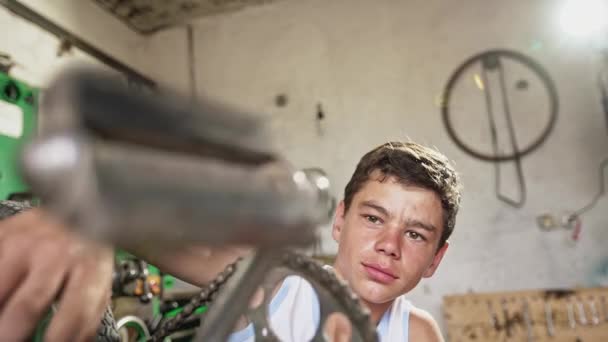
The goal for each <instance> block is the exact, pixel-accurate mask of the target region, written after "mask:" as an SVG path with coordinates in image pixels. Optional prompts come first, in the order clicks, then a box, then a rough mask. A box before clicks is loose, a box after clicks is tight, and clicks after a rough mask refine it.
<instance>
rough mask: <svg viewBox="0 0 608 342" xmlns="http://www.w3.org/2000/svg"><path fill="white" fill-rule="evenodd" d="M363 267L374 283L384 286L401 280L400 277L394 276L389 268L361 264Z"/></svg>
mask: <svg viewBox="0 0 608 342" xmlns="http://www.w3.org/2000/svg"><path fill="white" fill-rule="evenodd" d="M361 265H362V266H363V269H365V272H366V273H367V275H368V276H369V277H370V278H371V279H372V280H374V281H377V282H380V283H383V284H388V283H391V282H393V281H395V280H397V279H399V277H397V276H396V275H395V274H393V273H392V272H391V271H390V270H389V269H388V268H386V267H382V266H380V265H377V264H367V263H363V262H362V263H361Z"/></svg>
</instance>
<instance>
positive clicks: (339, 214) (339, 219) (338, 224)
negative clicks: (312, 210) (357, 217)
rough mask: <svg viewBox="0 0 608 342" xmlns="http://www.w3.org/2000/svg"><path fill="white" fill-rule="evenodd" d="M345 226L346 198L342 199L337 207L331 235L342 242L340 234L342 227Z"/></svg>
mask: <svg viewBox="0 0 608 342" xmlns="http://www.w3.org/2000/svg"><path fill="white" fill-rule="evenodd" d="M343 227H344V200H342V201H340V203H339V204H338V207H337V208H336V214H335V216H334V224H333V226H332V229H331V235H332V237H333V238H334V241H336V242H338V243H339V242H340V234H341V233H342V228H343Z"/></svg>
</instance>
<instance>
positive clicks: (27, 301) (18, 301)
mask: <svg viewBox="0 0 608 342" xmlns="http://www.w3.org/2000/svg"><path fill="white" fill-rule="evenodd" d="M46 256H48V258H47V259H46V260H44V261H39V262H37V263H36V265H34V267H32V268H31V269H30V270H29V272H28V275H27V277H26V278H25V280H24V282H23V285H21V286H20V287H19V288H18V289H17V290H16V291H15V293H14V295H13V296H12V297H11V298H10V299H9V300H8V302H7V304H6V306H5V307H4V309H3V310H2V313H1V314H0V336H2V338H3V340H6V341H24V340H25V339H26V338H27V337H28V336H30V334H31V332H32V331H33V329H34V328H35V326H36V324H37V323H38V321H40V319H41V318H42V317H43V316H44V314H46V312H47V311H48V309H49V307H50V305H51V303H52V301H53V300H54V299H55V297H56V296H57V294H58V293H59V290H60V288H61V285H62V283H63V280H64V277H65V274H66V267H62V266H59V265H61V264H62V263H61V262H60V261H59V262H58V260H56V258H55V257H56V256H58V253H55V255H52V254H46Z"/></svg>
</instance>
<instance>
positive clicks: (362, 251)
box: [332, 172, 448, 304]
mask: <svg viewBox="0 0 608 342" xmlns="http://www.w3.org/2000/svg"><path fill="white" fill-rule="evenodd" d="M379 176H380V174H379V173H377V172H376V173H373V174H372V175H371V176H370V179H369V180H368V181H367V182H366V183H365V184H364V185H363V186H362V188H361V189H360V190H359V192H357V193H356V194H355V196H354V197H353V199H352V203H351V205H350V208H349V210H348V212H346V213H345V212H344V202H341V203H340V205H339V206H338V209H337V212H336V218H335V221H334V225H333V231H332V234H333V237H334V239H335V240H336V242H338V244H339V246H338V255H337V257H336V262H335V265H334V266H335V267H336V269H337V271H338V273H339V274H340V275H341V276H342V277H343V278H344V279H345V280H346V281H347V282H348V283H349V285H350V286H351V288H352V289H353V290H354V291H355V292H356V293H357V294H358V295H359V296H360V297H361V299H363V301H364V302H368V303H373V304H381V303H387V302H389V301H391V300H393V299H395V298H396V297H398V296H400V295H402V294H404V293H406V292H408V291H410V290H412V289H413V288H414V287H415V286H416V285H417V284H418V282H419V281H420V279H421V278H423V277H430V276H432V275H433V273H434V272H435V270H436V269H437V266H438V265H439V263H440V262H441V258H442V257H443V254H444V253H445V251H446V249H447V246H448V245H447V243H446V244H445V245H444V246H443V247H442V248H441V249H440V250H439V251H438V250H437V247H438V246H439V241H440V238H441V233H442V231H443V208H442V207H441V201H440V199H439V197H438V196H437V194H435V193H434V192H433V191H431V190H427V189H423V188H420V187H415V186H407V185H403V184H400V183H398V182H397V181H396V180H395V178H393V177H388V178H386V179H385V180H384V181H383V182H381V181H379V180H378V179H379Z"/></svg>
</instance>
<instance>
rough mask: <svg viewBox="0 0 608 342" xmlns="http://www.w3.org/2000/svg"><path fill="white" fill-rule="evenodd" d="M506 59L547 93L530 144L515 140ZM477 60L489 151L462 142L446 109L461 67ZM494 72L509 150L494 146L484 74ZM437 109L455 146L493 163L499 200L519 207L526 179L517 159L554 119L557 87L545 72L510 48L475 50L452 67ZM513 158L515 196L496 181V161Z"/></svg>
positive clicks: (533, 147) (533, 146)
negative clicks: (544, 118) (544, 112)
mask: <svg viewBox="0 0 608 342" xmlns="http://www.w3.org/2000/svg"><path fill="white" fill-rule="evenodd" d="M505 60H510V61H513V62H516V63H519V64H521V65H523V66H524V67H526V68H527V69H529V70H530V71H531V72H532V73H533V74H535V75H536V76H537V77H538V78H539V79H540V81H541V83H542V85H543V86H544V87H545V89H546V91H547V94H548V96H549V120H548V122H547V123H546V125H545V127H544V129H543V131H542V132H541V133H540V134H539V136H538V137H536V138H535V139H534V140H532V142H531V143H530V144H528V145H527V146H520V143H519V142H518V140H517V134H516V131H515V123H514V121H513V117H512V113H511V106H510V104H509V94H508V91H507V89H508V87H507V84H506V81H505V69H504V66H503V64H504V61H505ZM478 63H481V77H480V80H479V82H480V83H481V86H480V88H481V89H482V90H483V94H484V99H485V106H486V113H487V115H488V122H489V130H490V136H491V144H492V154H487V153H484V152H480V151H479V150H478V149H476V148H474V147H471V146H470V145H468V144H466V143H465V142H464V140H463V139H462V135H459V134H458V133H457V132H456V130H455V129H454V126H453V121H452V120H453V119H452V115H453V113H452V111H451V109H450V104H451V100H452V92H453V90H454V87H455V85H456V84H457V82H458V81H459V80H460V78H461V77H462V76H463V75H464V73H465V71H467V70H469V69H470V68H472V67H473V66H474V65H476V64H478ZM489 73H496V74H497V76H498V80H499V88H500V95H501V98H502V109H503V112H504V115H505V120H506V123H507V131H508V136H509V141H510V145H511V146H510V147H511V152H510V153H501V152H500V151H499V146H498V129H497V127H496V116H495V114H494V110H493V106H494V101H495V99H494V98H493V97H492V94H491V91H490V89H488V86H489V82H488V74H489ZM526 84H527V83H526V82H523V83H521V88H525V87H527V85H526ZM518 87H520V86H519V85H518ZM441 112H442V115H443V122H444V124H445V127H446V129H447V132H448V134H449V135H450V137H451V138H452V140H453V141H454V143H456V145H457V146H458V147H460V148H461V149H462V150H463V151H465V152H466V153H467V154H469V155H471V156H473V157H475V158H477V159H481V160H484V161H489V162H493V163H495V177H496V182H495V191H496V196H497V198H498V199H499V200H501V201H503V202H505V203H507V204H509V205H511V206H513V207H516V208H520V207H522V206H523V205H524V203H525V201H526V183H525V178H524V173H523V169H522V163H521V160H522V158H523V157H524V156H526V155H528V154H529V153H531V152H532V151H534V150H536V149H537V148H538V147H540V145H541V144H542V143H543V142H545V140H546V139H547V137H548V136H549V134H550V133H551V131H552V129H553V127H554V125H555V121H556V120H557V112H558V99H557V90H556V88H555V85H554V83H553V81H552V80H551V78H550V77H549V74H548V73H547V72H546V71H545V70H544V69H543V68H542V66H540V65H539V64H538V63H536V62H535V61H534V60H532V59H530V58H529V57H527V56H525V55H523V54H521V53H518V52H515V51H510V50H490V51H486V52H483V53H480V54H477V55H475V56H473V57H471V58H469V59H468V60H466V61H465V62H464V63H463V64H462V65H460V66H459V67H458V68H457V69H456V71H455V72H454V73H453V74H452V76H451V77H450V79H449V80H448V82H447V84H446V86H445V89H444V92H443V97H442V103H441ZM508 161H513V162H514V163H515V167H516V173H517V180H518V190H519V195H518V196H517V198H510V197H508V196H505V195H504V194H503V193H502V191H501V183H500V163H503V162H508Z"/></svg>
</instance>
